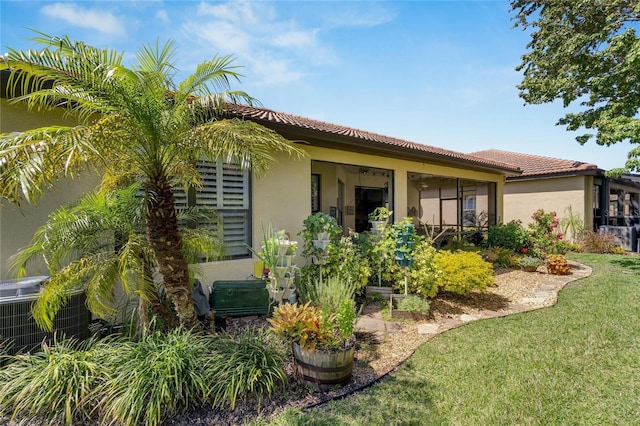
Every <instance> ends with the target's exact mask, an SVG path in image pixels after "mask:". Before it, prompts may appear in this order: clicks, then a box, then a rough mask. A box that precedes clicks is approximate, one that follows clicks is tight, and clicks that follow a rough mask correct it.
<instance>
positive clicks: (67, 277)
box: [31, 265, 83, 331]
mask: <svg viewBox="0 0 640 426" xmlns="http://www.w3.org/2000/svg"><path fill="white" fill-rule="evenodd" d="M74 266H75V265H69V267H67V268H65V269H63V270H61V271H60V272H59V273H57V274H56V275H53V276H51V278H50V279H49V281H47V282H46V283H45V285H44V286H43V287H42V290H41V291H40V293H39V294H38V298H37V299H36V301H35V302H34V303H33V305H32V306H31V314H32V315H33V319H34V320H35V321H36V323H37V324H38V325H39V326H40V327H41V328H42V329H44V330H47V331H51V330H53V320H54V318H55V316H56V314H57V313H58V311H59V310H60V309H61V308H62V307H63V306H64V305H65V304H66V303H67V301H68V300H69V298H70V297H71V292H72V291H74V290H77V289H80V288H81V287H82V275H83V274H82V271H83V270H82V269H81V268H74Z"/></svg>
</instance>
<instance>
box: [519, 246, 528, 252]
mask: <svg viewBox="0 0 640 426" xmlns="http://www.w3.org/2000/svg"><path fill="white" fill-rule="evenodd" d="M528 251H529V249H528V248H526V247H522V249H521V250H520V253H526V252H528Z"/></svg>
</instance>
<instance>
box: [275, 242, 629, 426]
mask: <svg viewBox="0 0 640 426" xmlns="http://www.w3.org/2000/svg"><path fill="white" fill-rule="evenodd" d="M570 258H571V259H572V260H576V261H579V262H582V263H585V264H587V265H590V266H592V267H593V268H594V273H593V275H592V276H591V277H589V278H586V279H582V280H579V281H576V282H574V283H572V284H570V285H568V286H567V287H566V288H565V289H564V290H563V291H562V292H561V293H560V297H559V300H558V303H557V305H555V306H553V307H551V308H546V309H542V310H538V311H534V312H529V313H524V314H518V315H512V316H509V317H505V318H498V319H490V320H483V321H477V322H473V323H470V324H468V325H466V326H464V327H459V328H457V329H454V330H451V331H449V332H447V333H444V334H442V335H440V336H437V337H436V338H434V339H431V340H430V341H428V342H427V343H426V344H424V345H423V346H421V347H420V348H419V349H418V350H417V351H416V353H415V355H414V356H412V357H411V358H410V360H409V361H408V362H407V363H406V364H405V365H404V366H403V367H402V368H401V369H400V370H399V371H398V372H396V373H394V374H393V375H391V376H390V377H388V378H387V379H386V380H384V381H382V382H381V383H379V384H377V385H375V386H373V387H372V388H370V389H369V390H368V391H366V392H363V393H361V394H357V395H354V396H351V397H349V398H346V399H344V400H342V401H338V402H334V403H331V404H329V405H326V406H324V407H321V408H316V409H313V410H310V411H309V412H307V413H301V412H299V411H295V410H289V411H287V412H285V413H283V415H281V416H280V417H279V418H278V419H275V420H274V422H273V423H274V424H285V425H340V424H342V425H365V424H366V425H449V424H452V425H454V424H455V425H514V424H519V425H550V424H563V425H564V424H572V425H574V424H585V425H603V424H610V425H613V424H615V425H631V424H634V425H636V424H638V419H640V378H639V377H640V256H637V255H636V256H622V255H589V254H574V255H571V256H570Z"/></svg>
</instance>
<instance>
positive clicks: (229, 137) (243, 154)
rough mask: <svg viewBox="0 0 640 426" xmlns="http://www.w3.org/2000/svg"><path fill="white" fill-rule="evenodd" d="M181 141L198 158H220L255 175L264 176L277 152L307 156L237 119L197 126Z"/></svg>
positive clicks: (283, 139)
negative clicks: (198, 155)
mask: <svg viewBox="0 0 640 426" xmlns="http://www.w3.org/2000/svg"><path fill="white" fill-rule="evenodd" d="M184 138H185V140H189V141H190V142H191V144H192V146H193V147H194V148H193V149H194V150H197V151H198V153H199V154H200V155H201V157H202V158H206V159H209V160H214V159H218V158H222V160H223V161H225V162H227V163H235V164H239V165H240V167H241V168H242V169H249V168H250V169H251V170H252V171H253V173H254V174H255V175H257V176H261V175H264V174H265V173H266V172H267V171H268V169H269V163H273V162H276V157H275V155H274V154H275V153H277V152H282V153H285V154H288V155H293V156H296V157H297V158H303V157H305V156H306V155H307V154H306V152H305V151H304V150H302V149H301V148H298V147H297V146H295V145H293V143H291V142H290V141H288V140H286V139H285V138H283V137H282V136H280V135H279V134H278V133H276V132H275V131H273V130H271V129H267V128H266V127H263V126H261V125H259V124H257V123H254V122H252V121H244V120H240V119H237V118H234V119H230V120H219V121H214V122H210V123H207V124H203V125H200V126H197V127H196V128H194V129H193V130H191V131H190V132H187V133H186V134H185V135H184Z"/></svg>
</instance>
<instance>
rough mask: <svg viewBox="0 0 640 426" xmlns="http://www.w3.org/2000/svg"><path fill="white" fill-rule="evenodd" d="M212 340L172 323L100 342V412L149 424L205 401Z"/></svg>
mask: <svg viewBox="0 0 640 426" xmlns="http://www.w3.org/2000/svg"><path fill="white" fill-rule="evenodd" d="M212 343H213V339H212V338H211V337H210V336H205V335H200V334H196V333H193V332H190V331H187V330H184V329H182V328H177V329H174V330H172V331H171V332H169V333H168V334H164V333H160V332H151V333H147V334H146V335H144V336H143V337H142V338H141V339H140V340H139V341H127V340H118V341H117V343H114V344H111V345H109V346H105V347H103V348H102V352H101V359H102V362H103V363H104V368H105V369H106V370H107V371H109V372H110V374H109V378H108V380H106V381H105V382H103V383H102V384H101V386H99V387H98V388H97V389H96V392H97V394H98V395H99V400H98V404H97V406H96V407H99V410H100V415H101V416H102V417H103V418H104V419H105V420H106V421H108V422H114V423H116V422H117V423H119V424H124V425H137V424H139V423H144V424H145V425H149V426H154V425H158V424H160V422H161V421H162V419H164V418H166V417H167V416H170V415H173V414H175V413H176V412H178V411H180V410H182V409H184V408H185V407H189V406H191V405H200V404H203V403H205V402H206V401H207V400H208V396H209V392H210V385H211V383H209V381H208V380H207V377H208V375H209V374H210V372H209V371H207V370H206V369H205V368H204V367H205V365H209V364H208V363H207V361H206V359H207V356H209V355H210V354H211V353H212V352H213V351H214V350H215V348H214V347H213V344H212Z"/></svg>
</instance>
